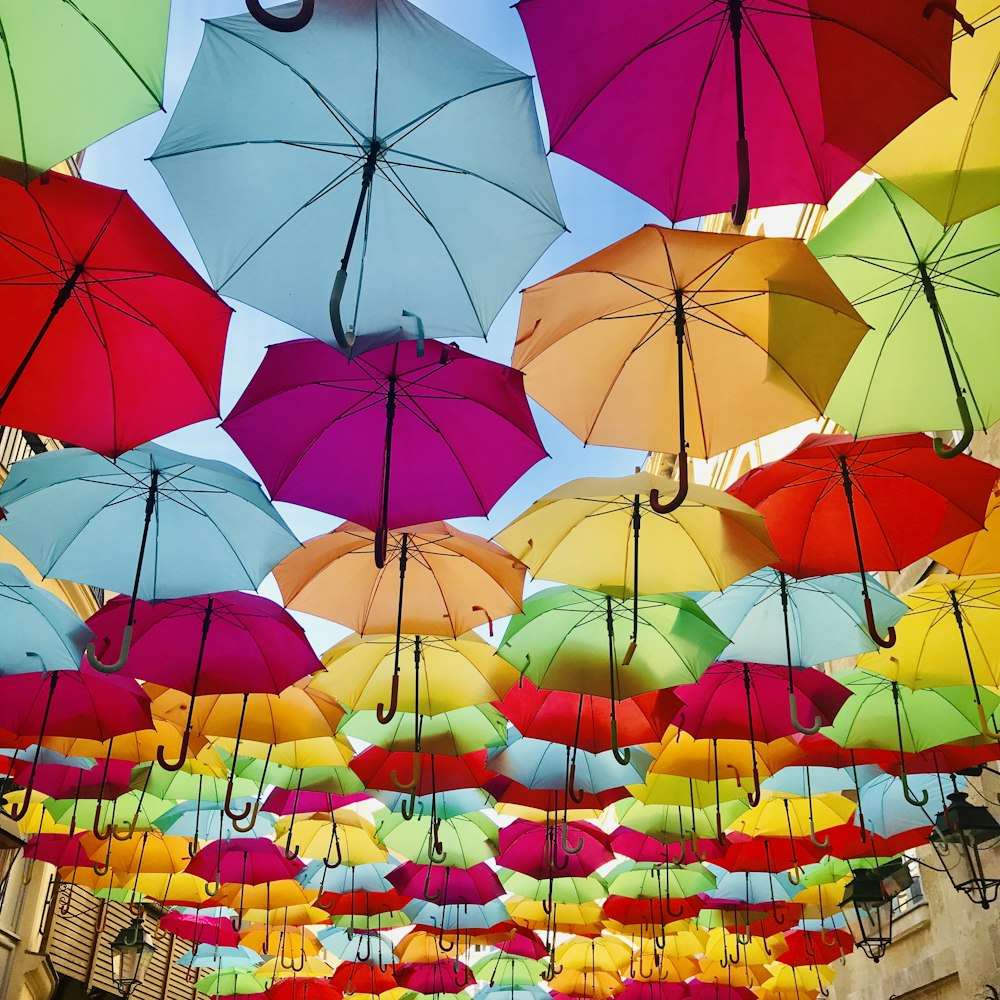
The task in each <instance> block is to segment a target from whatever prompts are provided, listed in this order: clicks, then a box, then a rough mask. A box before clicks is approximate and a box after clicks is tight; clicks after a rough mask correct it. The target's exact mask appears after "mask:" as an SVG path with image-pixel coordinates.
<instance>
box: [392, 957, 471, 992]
mask: <svg viewBox="0 0 1000 1000" xmlns="http://www.w3.org/2000/svg"><path fill="white" fill-rule="evenodd" d="M475 981H476V976H475V974H474V973H473V971H472V969H470V968H469V967H468V966H467V965H465V964H464V963H462V962H459V961H457V960H456V961H451V960H450V959H448V960H446V961H439V962H405V963H404V964H403V965H400V966H398V967H397V968H396V982H397V983H398V984H399V985H400V986H402V987H404V988H405V989H408V990H413V991H414V992H415V993H424V994H427V995H437V994H438V993H461V992H462V990H464V989H465V988H466V987H467V986H471V985H472V984H473V983H475Z"/></svg>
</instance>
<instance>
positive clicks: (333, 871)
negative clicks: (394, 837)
mask: <svg viewBox="0 0 1000 1000" xmlns="http://www.w3.org/2000/svg"><path fill="white" fill-rule="evenodd" d="M395 867H397V862H395V861H374V862H369V863H367V864H363V865H339V866H338V867H336V868H329V867H327V866H326V865H325V864H324V863H323V859H322V858H321V859H319V860H317V861H307V862H306V866H305V868H303V869H302V871H300V872H299V873H298V875H296V876H295V881H296V882H298V883H299V884H300V885H302V886H303V887H304V888H306V889H317V890H319V891H320V892H332V893H336V894H337V895H338V896H340V895H344V894H345V893H352V892H392V891H393V888H394V886H393V884H392V883H391V882H390V881H389V880H388V878H387V877H386V876H387V875H388V874H389V872H391V871H392V870H393V869H394V868H395Z"/></svg>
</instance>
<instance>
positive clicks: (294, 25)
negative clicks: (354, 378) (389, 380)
mask: <svg viewBox="0 0 1000 1000" xmlns="http://www.w3.org/2000/svg"><path fill="white" fill-rule="evenodd" d="M315 6H316V0H302V7H301V8H300V9H299V10H298V11H297V12H296V13H294V14H292V16H291V17H278V16H277V15H276V14H272V13H271V12H270V11H269V10H265V9H264V8H263V7H262V6H261V5H260V0H247V10H248V11H249V12H250V13H251V14H252V15H253V19H254V20H255V21H256V22H257V23H258V24H262V25H264V27H265V28H270V29H271V30H272V31H301V30H302V29H303V28H304V27H305V26H306V25H307V24H308V23H309V22H310V21H311V20H312V16H313V12H314V10H315ZM348 346H350V345H348Z"/></svg>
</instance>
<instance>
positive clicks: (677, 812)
mask: <svg viewBox="0 0 1000 1000" xmlns="http://www.w3.org/2000/svg"><path fill="white" fill-rule="evenodd" d="M614 808H615V814H616V815H617V817H618V822H619V823H620V824H621V825H622V826H627V827H629V828H630V829H632V830H637V831H638V832H639V833H644V834H646V836H647V837H655V838H656V839H657V840H659V841H661V842H662V843H665V844H670V843H676V842H678V841H680V840H683V839H684V838H686V837H690V836H691V835H692V834H693V835H694V837H695V839H704V840H707V839H709V838H712V837H715V836H716V833H717V831H716V809H715V808H714V807H713V808H711V809H692V808H691V807H690V806H673V805H646V804H645V803H643V802H639V801H638V800H637V799H621V800H620V801H619V802H616V803H615V806H614ZM747 809H748V806H747V804H746V802H744V801H742V800H740V799H733V800H732V801H730V802H722V803H720V804H719V807H718V812H719V822H720V824H721V825H722V827H723V828H725V827H727V826H729V825H731V824H732V823H735V822H736V820H737V819H738V818H739V817H740V816H742V815H743V813H745V812H746V811H747Z"/></svg>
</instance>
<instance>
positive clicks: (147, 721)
mask: <svg viewBox="0 0 1000 1000" xmlns="http://www.w3.org/2000/svg"><path fill="white" fill-rule="evenodd" d="M0 727H6V728H8V729H16V730H17V732H19V733H21V734H22V735H25V734H28V733H30V734H32V735H33V736H34V737H35V742H37V743H41V742H42V740H43V739H44V737H45V736H75V737H80V738H83V739H91V740H99V741H101V742H104V741H105V740H110V739H113V738H114V737H115V736H120V735H121V734H122V733H131V732H135V731H137V730H140V729H152V728H153V720H152V717H151V715H150V711H149V698H148V696H147V695H146V692H145V691H143V689H142V688H141V687H139V685H138V684H136V682H135V681H133V680H130V679H128V678H120V677H106V676H104V675H103V674H99V673H97V671H95V670H91V669H90V668H89V667H87V666H84V667H82V668H81V669H80V670H52V671H49V672H48V673H31V674H12V675H9V676H7V677H0ZM37 769H38V755H36V756H35V758H34V760H32V762H31V768H30V770H29V772H28V774H27V775H26V778H25V785H24V787H25V795H24V801H23V802H22V803H21V804H20V806H14V807H11V809H10V810H9V812H10V815H11V816H12V817H13V818H14V819H16V820H21V819H23V818H24V816H25V814H26V813H27V811H28V805H29V803H30V802H31V792H32V789H33V787H34V782H35V776H36V774H37Z"/></svg>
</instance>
